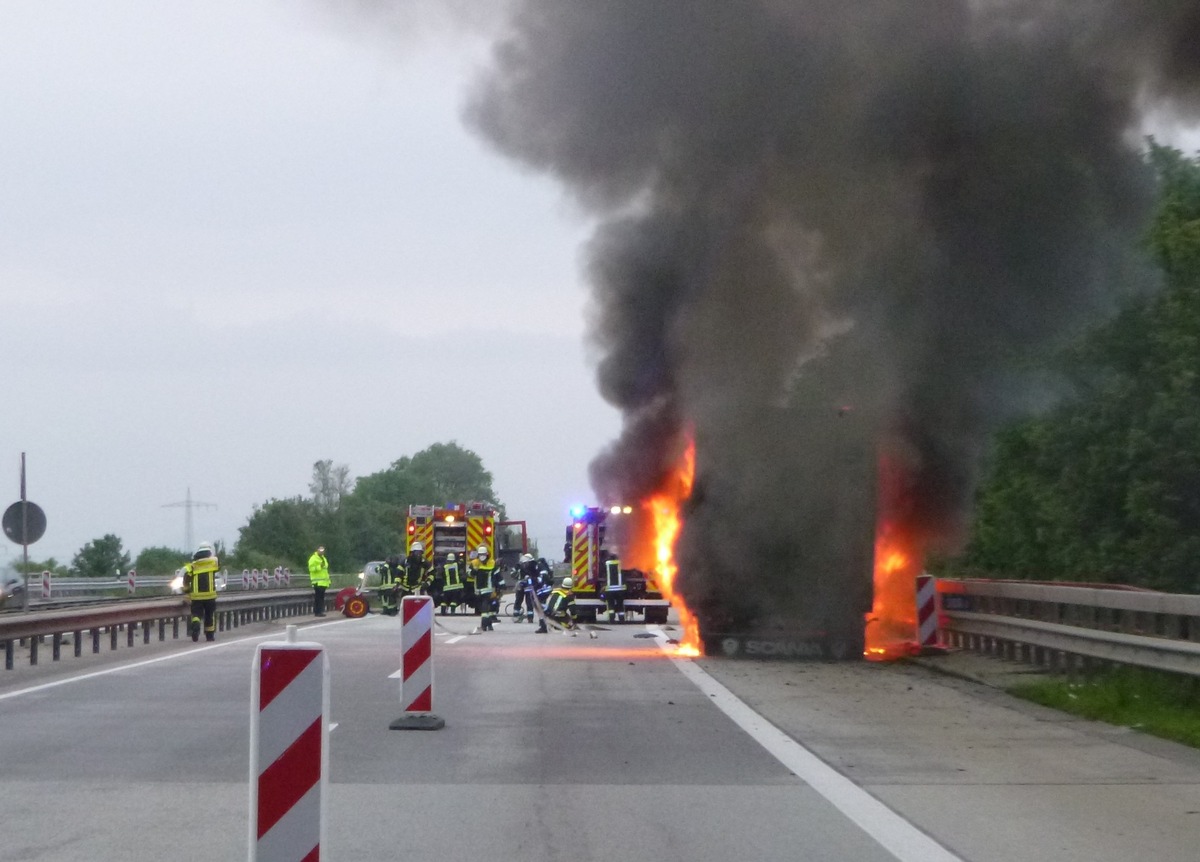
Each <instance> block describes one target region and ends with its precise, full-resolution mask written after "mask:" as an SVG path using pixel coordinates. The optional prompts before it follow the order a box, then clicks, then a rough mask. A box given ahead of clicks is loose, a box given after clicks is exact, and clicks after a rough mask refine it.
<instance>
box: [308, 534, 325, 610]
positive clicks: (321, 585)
mask: <svg viewBox="0 0 1200 862" xmlns="http://www.w3.org/2000/svg"><path fill="white" fill-rule="evenodd" d="M308 582H309V583H310V584H312V588H313V616H314V617H323V616H325V591H326V590H327V589H329V560H327V559H326V558H325V546H324V545H321V546H320V547H318V548H317V549H316V550H315V551H313V555H312V556H311V557H309V558H308Z"/></svg>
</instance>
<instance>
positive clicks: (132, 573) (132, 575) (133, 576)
mask: <svg viewBox="0 0 1200 862" xmlns="http://www.w3.org/2000/svg"><path fill="white" fill-rule="evenodd" d="M135 592H137V569H130V570H129V595H131V596H132V595H133V594H134V593H135Z"/></svg>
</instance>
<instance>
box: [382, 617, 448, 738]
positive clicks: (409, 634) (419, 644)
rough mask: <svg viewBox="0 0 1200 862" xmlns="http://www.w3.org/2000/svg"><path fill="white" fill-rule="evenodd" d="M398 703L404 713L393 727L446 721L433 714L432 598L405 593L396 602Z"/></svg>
mask: <svg viewBox="0 0 1200 862" xmlns="http://www.w3.org/2000/svg"><path fill="white" fill-rule="evenodd" d="M400 621H401V622H400V705H401V707H403V709H404V714H403V715H402V716H400V718H398V719H396V720H395V721H393V722H392V723H391V725H390V727H391V728H392V729H393V730H404V729H411V730H437V729H438V728H441V727H444V726H445V724H446V722H445V721H444V720H443V719H441V718H439V717H438V716H436V715H433V599H432V598H431V597H430V596H405V597H404V598H403V599H402V600H401V602H400Z"/></svg>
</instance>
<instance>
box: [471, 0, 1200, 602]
mask: <svg viewBox="0 0 1200 862" xmlns="http://www.w3.org/2000/svg"><path fill="white" fill-rule="evenodd" d="M1198 106H1200V0H1155V2H1146V0H852V2H851V0H807V2H806V0H774V1H773V0H518V2H516V3H514V5H513V13H512V17H511V20H510V22H509V25H508V28H507V30H506V32H505V35H504V36H503V37H502V38H501V39H500V40H499V42H498V43H497V46H496V49H495V54H494V63H493V67H492V68H491V69H490V70H489V72H488V73H487V74H486V75H485V77H484V78H483V79H482V80H481V82H480V86H479V88H478V90H477V91H476V93H475V96H474V98H473V100H472V102H471V106H470V108H469V118H470V120H471V122H472V123H473V124H474V126H475V127H476V128H477V129H479V130H480V131H481V132H482V133H483V134H484V135H485V136H486V137H487V138H489V139H490V140H491V141H492V142H494V144H495V145H496V146H497V147H498V148H499V149H500V150H502V151H503V152H505V153H507V154H508V155H510V156H512V157H514V158H516V159H518V160H521V161H523V162H526V163H528V164H530V165H532V166H535V167H537V168H539V169H541V170H544V171H548V172H550V173H552V174H554V175H556V176H558V177H559V178H560V179H561V180H562V181H563V182H564V183H566V184H567V186H568V187H569V188H570V189H572V191H573V192H574V193H575V194H576V195H577V196H578V198H579V200H580V201H581V202H582V203H583V204H584V205H585V206H587V207H588V208H589V209H590V210H591V211H592V212H594V213H595V214H597V215H598V216H599V217H600V218H601V226H600V228H599V229H598V231H597V233H596V236H595V238H594V240H593V242H592V244H591V247H590V250H589V251H590V274H591V277H592V282H593V284H594V288H595V297H596V302H597V305H598V312H599V313H598V317H597V324H596V329H595V338H596V340H597V342H598V344H599V346H600V347H601V348H602V351H603V359H602V361H601V363H600V367H599V382H600V388H601V391H602V393H603V395H604V396H605V397H606V398H607V399H609V400H610V401H611V402H612V403H613V404H615V405H617V406H618V407H620V408H621V409H622V410H623V411H624V416H625V428H624V432H623V435H622V437H621V439H620V440H618V441H617V442H616V443H615V444H614V445H613V447H612V449H611V450H610V451H608V452H606V453H604V454H602V455H601V456H600V457H599V458H598V459H597V460H596V461H595V462H594V464H593V482H594V485H595V486H596V489H597V491H598V492H599V493H600V495H601V499H602V500H621V499H629V498H637V497H641V496H643V495H644V494H645V493H647V492H648V491H651V490H653V489H654V488H655V486H656V485H657V483H659V482H660V481H661V479H662V477H663V475H664V471H666V470H668V469H669V468H670V466H671V464H672V463H673V461H674V459H675V458H676V456H677V455H678V451H679V446H680V437H681V434H682V433H683V430H684V429H685V428H687V429H689V432H691V433H694V434H695V439H696V446H697V470H698V478H697V488H696V493H695V495H694V498H693V500H692V501H691V503H690V505H689V510H688V516H689V517H688V521H687V525H686V527H685V531H684V533H683V536H682V544H681V550H680V557H681V561H682V569H681V576H680V577H681V582H682V587H683V591H684V595H685V597H686V598H687V599H688V601H689V604H691V605H693V607H697V608H698V609H699V610H700V611H701V614H702V619H707V620H709V621H710V622H711V623H712V624H713V625H724V624H731V625H743V624H751V623H754V622H756V621H761V619H762V618H763V617H764V616H765V615H767V614H768V613H775V612H776V611H778V610H780V609H782V610H783V611H784V612H785V614H787V615H789V616H790V617H792V618H793V619H796V620H802V621H805V622H807V623H812V624H822V621H823V620H824V621H828V619H829V618H831V617H832V616H834V615H836V614H837V612H838V608H839V607H849V606H856V607H857V609H859V610H861V589H860V586H861V585H860V584H858V583H856V582H853V579H850V580H849V581H847V578H846V570H847V568H848V565H847V561H848V556H847V555H851V554H853V553H857V551H858V549H861V547H862V545H863V543H864V542H868V543H869V541H870V539H869V535H870V531H871V530H872V529H873V524H868V526H867V530H866V538H863V536H864V533H863V531H862V529H861V527H862V524H861V523H858V524H856V523H855V518H856V515H855V513H856V512H857V513H869V511H870V508H871V505H872V504H873V500H871V499H870V495H869V494H864V493H862V492H861V490H860V491H857V492H856V491H855V490H854V489H855V488H862V487H867V486H868V485H869V484H870V473H871V470H872V469H873V461H874V451H875V447H876V446H877V445H880V444H886V445H887V447H888V449H889V451H890V453H891V457H892V458H893V459H894V460H895V461H898V462H899V463H901V464H902V465H903V473H904V476H905V484H906V489H905V490H906V493H905V494H904V499H905V500H907V501H908V502H907V505H906V508H905V509H904V511H902V512H899V513H898V516H899V517H900V518H902V519H903V520H905V521H906V522H907V525H908V527H909V528H910V529H913V530H917V531H919V532H920V534H921V535H922V537H923V539H924V540H925V541H927V542H929V543H935V544H936V543H941V544H942V545H943V546H944V545H948V544H951V543H952V542H953V541H954V540H955V538H956V537H957V535H958V533H959V531H960V529H961V527H962V524H963V519H964V515H965V513H966V510H967V507H968V504H969V500H970V496H971V492H972V490H973V485H974V483H975V481H976V469H977V464H978V461H979V455H980V452H981V450H982V447H983V445H984V441H985V440H986V438H987V435H988V434H989V432H990V431H991V430H992V429H994V428H995V427H996V425H997V423H998V422H1000V421H1002V420H1004V419H1005V418H1008V417H1011V416H1012V415H1014V414H1015V413H1017V412H1019V411H1022V410H1025V409H1028V407H1029V405H1030V404H1031V398H1030V395H1029V392H1028V390H1029V384H1028V383H1027V382H1026V381H1023V380H1022V379H1021V377H1020V376H1019V374H1018V373H1017V371H1016V369H1017V367H1018V365H1017V363H1016V362H1015V360H1016V359H1018V358H1019V357H1021V356H1024V355H1028V354H1029V352H1030V351H1033V350H1039V349H1044V348H1045V347H1047V346H1048V345H1051V344H1053V343H1055V342H1056V341H1057V340H1059V339H1061V338H1063V337H1064V336H1065V335H1067V334H1070V333H1072V332H1073V331H1075V330H1077V328H1078V327H1079V326H1080V325H1081V324H1083V323H1086V322H1088V321H1089V320H1094V319H1095V318H1096V317H1097V316H1098V315H1102V314H1104V313H1106V312H1108V311H1110V310H1111V309H1112V307H1113V304H1114V302H1115V300H1116V298H1117V297H1118V296H1119V295H1120V294H1121V293H1122V292H1123V291H1128V290H1129V288H1130V285H1131V284H1132V283H1135V282H1136V281H1137V280H1138V279H1139V278H1142V276H1141V275H1140V274H1137V273H1135V269H1134V267H1133V264H1132V257H1131V256H1130V255H1129V249H1130V248H1131V247H1132V240H1133V238H1134V237H1136V235H1137V233H1138V231H1139V229H1140V227H1141V225H1143V224H1144V219H1145V217H1146V215H1147V211H1148V206H1149V204H1150V199H1151V194H1152V189H1151V186H1150V183H1151V180H1150V177H1149V176H1148V174H1147V172H1146V171H1145V170H1144V167H1143V163H1142V161H1141V159H1140V157H1139V154H1138V148H1139V146H1140V144H1141V142H1140V141H1139V139H1138V136H1137V129H1138V124H1139V122H1140V119H1141V117H1142V115H1143V114H1144V112H1146V111H1149V110H1158V111H1169V112H1173V113H1175V114H1176V115H1180V116H1183V117H1185V118H1188V117H1190V118H1194V117H1196V115H1197V113H1198V112H1197V108H1198ZM856 493H857V497H856ZM857 517H858V520H859V521H860V522H861V521H862V520H863V518H869V517H871V516H870V515H869V514H860V515H858V516H857ZM868 553H869V549H868ZM858 563H861V560H859V561H857V562H856V563H855V565H858ZM867 565H869V561H868V563H867ZM860 568H861V566H860ZM868 577H869V574H868Z"/></svg>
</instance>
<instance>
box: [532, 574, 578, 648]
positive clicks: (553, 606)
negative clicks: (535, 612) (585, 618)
mask: <svg viewBox="0 0 1200 862" xmlns="http://www.w3.org/2000/svg"><path fill="white" fill-rule="evenodd" d="M574 585H575V584H574V582H573V581H572V580H571V579H570V578H563V582H562V586H560V587H558V588H557V589H556V590H553V591H552V592H551V593H550V598H549V599H548V600H547V601H546V616H548V617H550V619H552V620H554V621H555V622H556V623H558V624H559V625H560V626H562V627H563V628H564V629H573V628H575V627H576V626H575V595H574V594H573V593H572V592H571V587H573V586H574ZM537 633H538V634H540V635H544V634H545V633H546V621H545V620H542V623H541V625H539V626H538V628H537Z"/></svg>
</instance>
